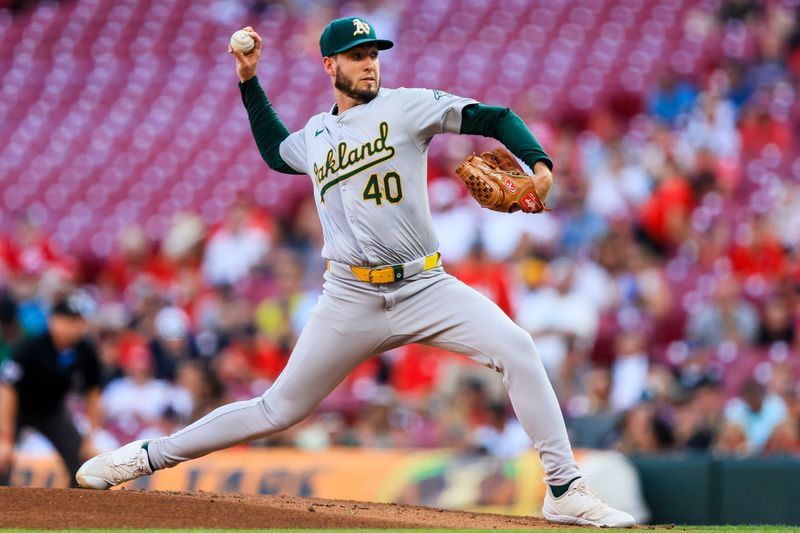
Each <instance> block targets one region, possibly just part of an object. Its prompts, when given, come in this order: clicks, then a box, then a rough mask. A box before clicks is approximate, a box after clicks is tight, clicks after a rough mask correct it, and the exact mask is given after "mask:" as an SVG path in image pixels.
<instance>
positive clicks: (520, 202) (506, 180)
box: [456, 146, 550, 213]
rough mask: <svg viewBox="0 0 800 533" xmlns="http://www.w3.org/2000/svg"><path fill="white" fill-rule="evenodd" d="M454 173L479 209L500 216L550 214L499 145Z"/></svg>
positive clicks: (534, 188)
mask: <svg viewBox="0 0 800 533" xmlns="http://www.w3.org/2000/svg"><path fill="white" fill-rule="evenodd" d="M456 174H458V177H460V178H461V179H462V180H464V183H465V184H466V186H467V189H469V192H470V194H472V196H473V197H474V198H475V199H476V200H477V201H478V203H479V204H481V207H486V208H488V209H492V210H494V211H500V212H503V213H513V212H515V211H519V210H520V209H521V210H523V211H524V212H526V213H540V212H542V211H550V210H549V209H547V207H545V205H544V202H543V201H542V199H541V198H539V194H538V193H537V192H536V187H535V186H534V184H533V178H532V177H531V176H529V175H527V174H526V173H525V171H524V170H522V167H521V166H520V165H519V163H518V162H517V160H516V159H515V158H514V155H513V154H512V153H511V152H509V151H508V150H507V149H506V148H503V147H502V146H501V147H500V148H496V149H495V150H494V151H493V152H484V153H482V154H481V155H475V154H472V155H471V156H469V157H468V158H467V160H466V161H464V162H463V163H461V164H460V165H458V167H457V168H456Z"/></svg>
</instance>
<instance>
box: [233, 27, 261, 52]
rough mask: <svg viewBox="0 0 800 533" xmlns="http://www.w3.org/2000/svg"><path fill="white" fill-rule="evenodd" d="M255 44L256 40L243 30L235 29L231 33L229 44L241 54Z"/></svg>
mask: <svg viewBox="0 0 800 533" xmlns="http://www.w3.org/2000/svg"><path fill="white" fill-rule="evenodd" d="M255 45H256V42H255V41H254V40H253V38H252V37H250V35H249V34H248V33H247V32H246V31H244V30H239V31H236V32H234V33H233V35H231V46H232V47H234V48H235V49H236V50H239V51H240V52H242V53H243V54H246V53H248V52H249V51H250V50H252V49H253V47H254V46H255Z"/></svg>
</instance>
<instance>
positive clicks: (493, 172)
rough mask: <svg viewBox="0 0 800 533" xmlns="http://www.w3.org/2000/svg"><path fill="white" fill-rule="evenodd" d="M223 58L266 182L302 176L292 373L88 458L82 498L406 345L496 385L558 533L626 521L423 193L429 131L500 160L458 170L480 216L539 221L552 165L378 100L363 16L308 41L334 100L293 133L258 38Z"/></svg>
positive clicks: (493, 131) (418, 97)
mask: <svg viewBox="0 0 800 533" xmlns="http://www.w3.org/2000/svg"><path fill="white" fill-rule="evenodd" d="M245 31H247V32H248V33H249V35H250V36H251V37H252V38H253V39H254V40H255V46H254V48H253V49H252V50H251V51H250V52H248V53H246V54H245V53H243V52H241V51H239V50H238V49H234V48H230V49H229V52H230V53H232V54H233V55H234V56H235V58H236V70H237V74H238V76H239V79H240V80H241V81H240V84H239V88H240V90H241V95H242V101H243V102H244V105H245V107H246V108H247V114H248V117H249V120H250V126H251V128H252V131H253V136H254V137H255V140H256V144H257V146H258V149H259V151H260V153H261V155H262V157H263V159H264V160H265V161H266V163H267V164H268V165H269V166H270V167H271V168H272V169H274V170H277V171H279V172H283V173H287V174H307V175H308V176H310V177H311V181H312V183H313V184H314V197H315V200H316V205H317V211H318V213H319V218H320V221H321V222H322V228H323V231H324V236H325V244H324V247H323V249H322V255H323V257H325V258H326V259H327V260H328V268H327V271H326V272H325V273H324V278H325V282H324V285H323V293H322V296H321V298H320V300H319V302H318V303H317V305H316V307H315V308H314V310H313V312H312V315H311V317H310V319H309V321H308V323H307V324H306V326H305V328H304V330H303V332H302V333H301V335H300V337H299V339H298V341H297V345H296V346H295V348H294V351H293V352H292V355H291V357H290V359H289V362H288V364H287V366H286V368H285V370H284V371H283V373H282V374H281V375H280V376H279V377H278V379H277V380H276V381H275V383H274V384H273V385H272V387H270V388H269V390H267V391H266V392H265V393H264V394H263V395H262V396H260V397H258V398H254V399H252V400H249V401H244V402H236V403H232V404H229V405H226V406H223V407H220V408H219V409H217V410H215V411H213V412H212V413H210V414H209V415H207V416H205V417H204V418H202V419H200V420H198V421H196V422H194V423H193V424H191V425H189V426H188V427H186V428H184V429H182V430H180V431H178V432H177V433H175V434H173V435H170V436H168V437H162V438H159V439H155V440H151V441H136V442H132V443H130V444H127V445H125V446H123V447H121V448H119V449H117V450H115V451H113V452H110V453H106V454H102V455H99V456H97V457H94V458H93V459H91V460H89V461H87V462H86V463H85V464H84V465H83V466H82V467H81V469H80V471H79V472H78V474H77V480H78V483H79V484H80V485H81V486H82V487H86V488H93V489H107V488H109V487H111V486H114V485H118V484H119V483H122V482H125V481H128V480H131V479H134V478H137V477H140V476H143V475H148V474H152V473H153V472H154V471H155V470H159V469H162V468H170V467H173V466H175V465H177V464H179V463H181V462H183V461H187V460H189V459H193V458H196V457H200V456H203V455H205V454H207V453H210V452H213V451H216V450H220V449H223V448H226V447H229V446H233V445H236V444H240V443H242V442H245V441H249V440H253V439H259V438H263V437H267V436H269V435H272V434H274V433H277V432H279V431H281V430H284V429H286V428H288V427H290V426H292V425H294V424H296V423H297V422H299V421H301V420H303V419H304V418H305V417H306V416H308V415H309V414H310V413H311V412H312V411H313V410H314V409H315V408H316V406H317V405H318V404H319V403H320V402H321V401H322V400H323V399H324V398H325V397H326V396H327V395H328V394H329V393H330V392H331V391H332V390H333V389H334V388H335V387H336V386H337V385H338V384H339V383H340V382H341V381H342V380H343V379H344V378H345V376H346V375H347V374H348V373H349V372H350V371H351V370H352V369H353V368H355V367H356V366H357V365H358V364H359V363H361V362H362V361H364V360H365V359H367V358H368V357H371V356H372V355H375V354H378V353H381V352H384V351H386V350H391V349H392V348H395V347H397V346H401V345H404V344H407V343H422V344H427V345H431V346H436V347H439V348H444V349H446V350H450V351H454V352H458V353H461V354H464V355H465V356H467V357H470V358H472V359H473V360H475V361H477V362H479V363H481V364H483V365H486V366H488V367H490V368H493V369H495V370H496V371H498V372H500V373H501V374H502V376H503V382H504V383H505V386H506V388H507V390H508V394H509V396H510V398H511V402H512V404H513V406H514V409H515V411H516V414H517V417H518V418H519V420H520V422H521V423H522V425H523V427H524V428H525V430H526V432H527V433H528V435H529V436H530V438H531V439H532V441H533V443H534V445H535V446H536V449H537V450H538V452H539V455H540V457H541V461H542V463H543V465H544V469H545V472H546V482H547V484H548V490H547V492H546V496H545V501H544V506H543V513H544V516H545V518H546V519H547V520H549V521H552V522H558V523H564V524H586V525H595V526H607V527H628V526H632V525H633V524H634V519H633V517H631V516H630V515H628V514H627V513H624V512H621V511H619V510H616V509H613V508H611V507H609V506H608V505H607V504H605V503H604V502H603V501H602V500H601V499H600V498H599V497H597V496H596V495H595V494H594V493H593V492H592V491H591V489H589V487H588V486H587V484H586V482H585V480H584V479H583V478H582V477H581V473H580V471H579V470H578V467H577V465H576V464H575V459H574V457H573V454H572V449H571V447H570V443H569V440H568V438H567V432H566V429H565V426H564V420H563V418H562V416H561V411H560V409H559V405H558V402H557V401H556V396H555V393H554V392H553V388H552V386H551V385H550V382H549V381H548V379H547V376H546V374H545V371H544V367H543V366H542V362H541V360H540V359H539V356H538V354H537V352H536V347H535V346H534V343H533V341H532V339H531V337H530V336H529V335H528V334H527V333H526V332H525V331H524V330H522V329H521V328H519V327H518V326H517V325H516V324H514V322H513V321H512V320H511V319H510V318H508V316H506V315H505V314H504V313H503V312H502V311H501V310H500V309H499V308H498V307H497V306H496V305H495V304H493V303H492V302H491V301H490V300H488V299H487V298H485V297H484V296H482V295H481V294H480V293H478V292H476V291H475V290H473V289H471V288H469V287H468V286H466V285H465V284H463V283H461V282H460V281H458V280H457V279H455V278H454V277H452V276H450V275H448V274H447V273H445V271H444V270H443V269H442V266H441V257H440V254H439V252H438V241H437V237H436V233H435V231H434V228H433V224H432V221H431V214H430V208H429V205H428V195H427V187H426V176H427V172H426V165H427V154H428V146H429V144H430V142H431V139H432V138H433V136H434V135H436V134H437V133H444V132H447V133H461V134H473V135H484V136H489V137H493V138H495V139H497V140H498V141H500V142H501V143H502V144H503V145H505V146H506V147H507V148H508V149H509V150H510V151H511V152H512V153H513V154H514V155H516V156H517V157H519V158H520V159H521V160H522V161H524V162H525V163H526V164H527V165H528V166H529V167H530V168H531V169H532V170H533V172H534V174H533V176H532V177H531V176H525V175H524V174H523V172H522V169H521V168H519V167H518V166H517V164H516V161H515V160H514V158H513V157H512V156H511V155H510V154H508V153H507V152H505V151H504V150H498V151H495V152H494V153H491V154H489V153H487V154H483V156H473V157H471V158H470V159H468V160H467V161H466V162H465V163H464V164H463V165H461V166H460V167H459V169H458V173H459V175H460V176H461V177H462V179H464V181H465V183H466V185H467V187H468V188H469V190H470V192H471V193H472V194H473V196H475V198H476V199H477V200H478V201H479V202H481V205H484V206H485V207H489V208H492V209H497V210H501V211H515V210H523V211H526V212H538V211H541V210H543V209H545V207H544V205H545V201H546V199H547V195H548V192H549V190H550V186H551V184H552V174H551V168H552V162H551V161H550V159H549V158H548V157H547V154H546V153H545V152H544V151H543V150H542V147H541V146H540V145H539V143H538V142H537V141H536V140H535V139H534V137H533V136H532V134H531V133H530V131H529V130H528V128H527V127H526V126H525V124H524V123H523V122H522V120H520V119H519V117H517V116H516V115H515V114H514V113H513V112H512V111H511V110H509V109H508V108H500V107H491V106H485V105H482V104H480V103H478V102H476V101H475V100H472V99H470V98H462V97H459V96H454V95H451V94H448V93H446V92H443V91H438V90H428V89H406V88H397V89H387V88H383V87H381V70H380V60H379V56H378V54H379V51H381V50H386V49H388V48H391V47H392V46H393V43H392V42H391V41H387V40H383V39H378V38H377V36H376V35H375V31H374V29H373V28H372V26H371V25H370V24H369V23H368V22H367V21H366V20H364V19H362V18H343V19H337V20H334V21H332V22H331V23H330V24H328V26H327V27H326V28H325V30H324V31H323V32H322V36H321V37H320V52H321V54H322V67H323V68H324V69H325V73H326V74H327V75H328V76H329V78H330V80H331V85H332V87H333V96H334V100H335V103H334V105H333V106H332V107H331V109H330V110H329V111H327V112H325V113H320V114H319V115H316V116H314V117H312V118H311V119H310V120H309V121H308V123H306V125H305V127H303V128H302V129H300V130H299V131H296V132H294V133H290V132H289V131H288V130H287V129H286V127H285V126H284V125H283V123H282V122H281V120H280V119H279V118H278V115H277V114H276V112H275V110H274V109H273V108H272V106H271V105H270V103H269V101H268V100H267V97H266V95H265V94H264V91H263V90H262V88H261V85H260V84H259V80H258V78H257V77H256V68H257V66H258V61H259V57H260V54H261V38H260V37H259V35H258V34H257V33H256V32H255V31H253V29H252V28H249V27H248V28H245Z"/></svg>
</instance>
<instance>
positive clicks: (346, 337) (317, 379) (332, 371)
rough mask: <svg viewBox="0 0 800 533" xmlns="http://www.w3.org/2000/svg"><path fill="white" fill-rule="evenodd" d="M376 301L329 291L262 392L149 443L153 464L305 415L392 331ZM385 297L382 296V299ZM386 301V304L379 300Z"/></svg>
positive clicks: (261, 433) (257, 434)
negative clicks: (337, 295)
mask: <svg viewBox="0 0 800 533" xmlns="http://www.w3.org/2000/svg"><path fill="white" fill-rule="evenodd" d="M374 298H375V301H374V302H368V301H367V300H364V301H361V302H359V301H358V300H359V299H360V298H357V299H356V300H352V301H347V302H345V301H343V300H340V299H338V298H330V295H329V294H326V295H325V296H324V297H323V298H322V299H321V300H320V303H319V304H318V305H317V307H316V308H315V309H314V312H313V314H312V316H311V318H310V320H309V321H308V323H307V324H306V326H305V327H304V328H303V331H302V333H301V334H300V337H299V339H298V341H297V345H296V346H295V348H294V351H293V352H292V355H291V357H290V358H289V363H288V364H287V366H286V368H285V369H284V370H283V372H282V373H281V374H280V376H279V377H278V379H277V380H276V381H275V383H274V384H273V385H272V387H270V388H269V390H267V391H266V392H265V393H264V394H263V395H262V396H260V397H258V398H253V399H252V400H247V401H242V402H235V403H232V404H229V405H225V406H223V407H220V408H218V409H216V410H214V411H212V412H211V413H209V414H208V415H206V416H205V417H203V418H201V419H200V420H197V421H196V422H194V423H193V424H191V425H189V426H188V427H186V428H184V429H182V430H180V431H178V432H177V433H175V434H173V435H171V436H169V437H163V438H160V439H157V440H154V441H151V442H150V443H149V444H148V454H149V457H150V462H151V464H152V466H153V467H154V468H155V469H161V468H169V467H172V466H175V465H176V464H178V463H180V462H182V461H186V460H189V459H193V458H196V457H200V456H202V455H205V454H207V453H211V452H213V451H216V450H221V449H223V448H227V447H229V446H233V445H235V444H239V443H242V442H246V441H249V440H253V439H257V438H263V437H267V436H269V435H272V434H274V433H277V432H279V431H282V430H284V429H286V428H289V427H291V426H293V425H294V424H296V423H297V422H299V421H301V420H303V419H304V418H305V417H307V416H308V415H309V414H311V412H312V411H313V410H314V409H315V408H316V407H317V405H319V403H320V402H321V401H322V400H323V399H324V398H325V397H326V396H327V395H328V394H329V393H330V392H331V391H332V390H333V389H334V388H336V386H337V385H339V383H341V382H342V380H343V379H344V378H345V377H346V376H347V374H348V373H350V371H351V370H353V369H354V368H355V367H356V366H357V365H358V364H359V363H361V362H362V361H364V360H365V359H367V358H368V357H369V356H370V355H372V353H373V350H374V349H375V347H376V346H378V345H379V344H380V343H381V341H382V340H383V339H384V338H385V337H386V336H387V335H388V330H387V329H386V325H385V319H384V315H383V313H382V312H378V308H377V307H376V308H375V309H372V308H371V305H369V304H370V303H374V304H375V305H378V299H379V298H380V297H379V296H377V295H376V296H375V297H374ZM381 302H382V300H381ZM381 305H382V304H381Z"/></svg>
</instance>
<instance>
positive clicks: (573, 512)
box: [542, 478, 636, 527]
mask: <svg viewBox="0 0 800 533" xmlns="http://www.w3.org/2000/svg"><path fill="white" fill-rule="evenodd" d="M542 514H543V515H544V517H545V519H546V520H547V521H548V522H556V523H558V524H577V525H582V526H597V527H632V526H633V525H635V524H636V520H634V518H633V517H632V516H631V515H629V514H628V513H625V512H622V511H619V510H617V509H614V508H613V507H610V506H609V505H608V504H607V503H606V502H604V501H603V500H601V499H600V496H598V495H597V494H595V493H594V492H593V491H592V489H590V488H589V486H588V485H587V484H586V481H584V479H583V478H579V479H576V480H575V481H573V482H572V485H570V487H569V490H567V492H566V493H565V494H562V495H561V496H560V497H558V498H556V497H555V496H553V493H552V490H551V489H550V486H548V487H547V491H546V494H545V497H544V505H542Z"/></svg>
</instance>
